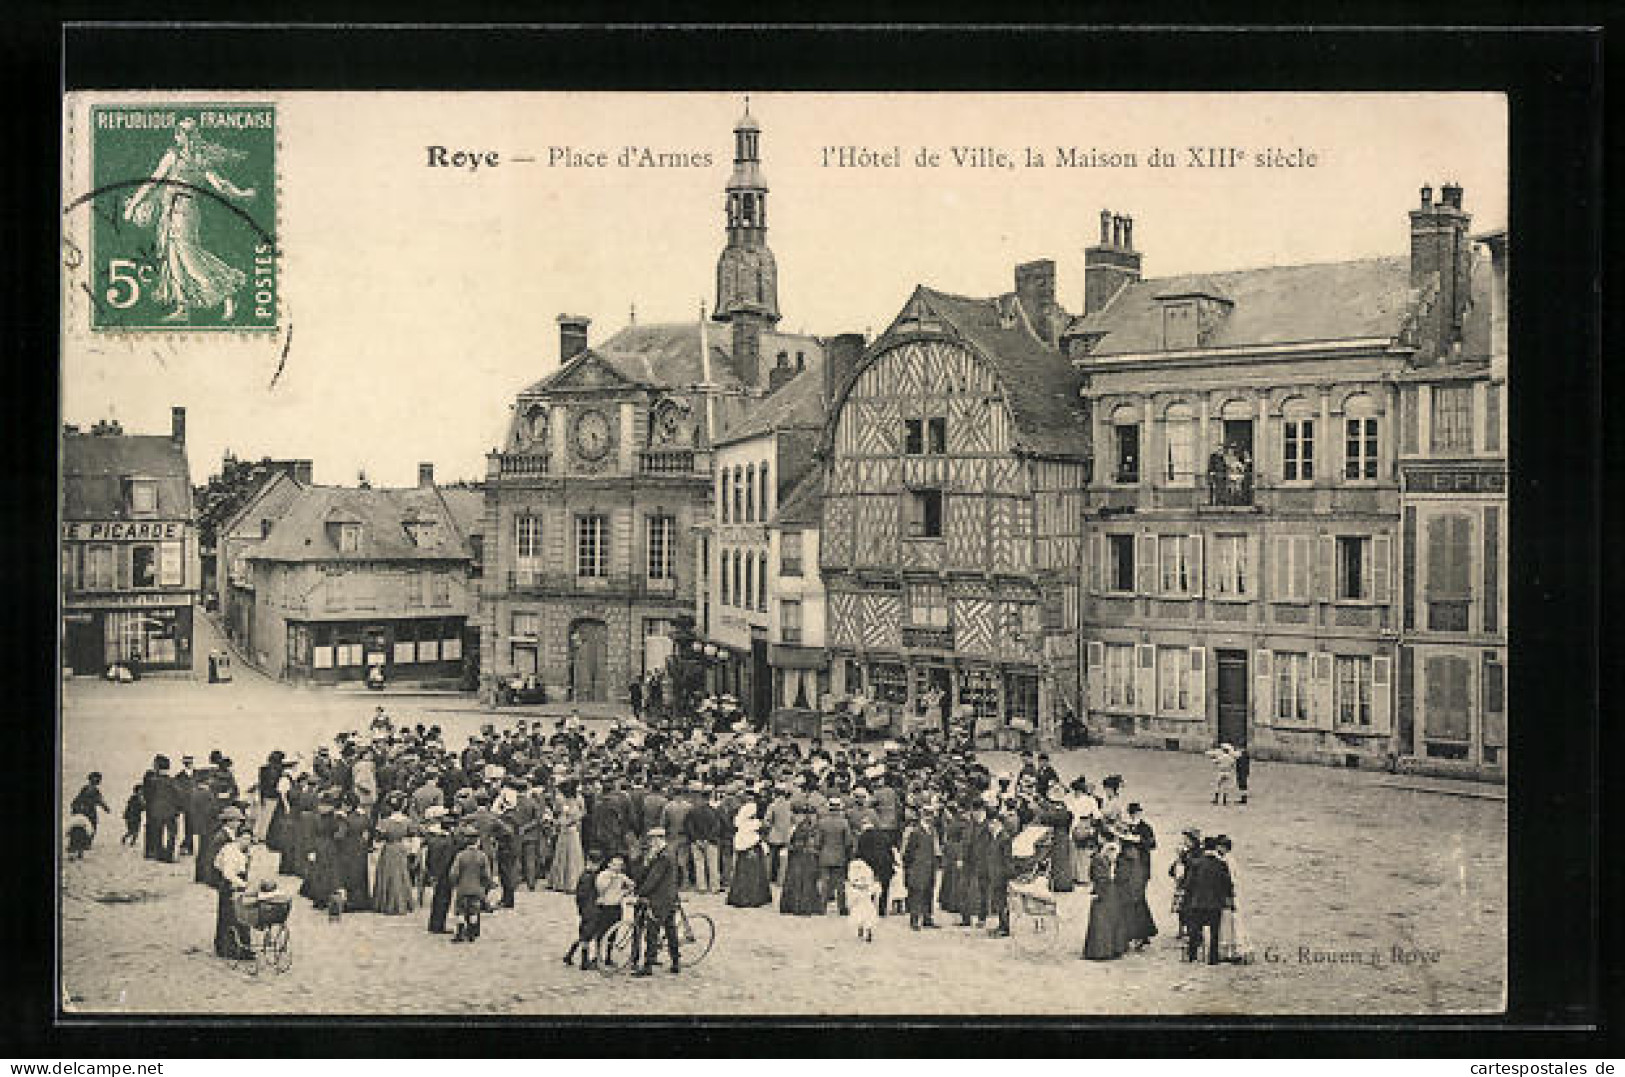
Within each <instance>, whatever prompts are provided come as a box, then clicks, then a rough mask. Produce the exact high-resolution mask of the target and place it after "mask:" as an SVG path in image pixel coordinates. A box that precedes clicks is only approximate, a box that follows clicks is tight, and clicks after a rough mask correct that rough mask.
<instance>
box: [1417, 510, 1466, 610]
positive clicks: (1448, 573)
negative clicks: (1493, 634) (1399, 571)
mask: <svg viewBox="0 0 1625 1077" xmlns="http://www.w3.org/2000/svg"><path fill="white" fill-rule="evenodd" d="M1472 536H1473V532H1472V521H1471V520H1470V519H1469V518H1468V517H1467V516H1466V514H1464V513H1450V514H1449V515H1442V516H1434V517H1432V518H1431V519H1429V520H1428V526H1427V544H1428V545H1427V557H1428V561H1427V590H1426V595H1427V604H1428V628H1429V630H1431V631H1434V632H1465V631H1466V630H1467V609H1468V607H1469V606H1470V605H1471V603H1472V597H1473V595H1472V566H1473V547H1472Z"/></svg>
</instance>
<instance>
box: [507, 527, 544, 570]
mask: <svg viewBox="0 0 1625 1077" xmlns="http://www.w3.org/2000/svg"><path fill="white" fill-rule="evenodd" d="M513 532H514V538H513V546H514V552H515V555H516V556H517V557H518V558H519V560H520V561H532V562H534V561H540V560H541V559H542V518H541V517H540V516H516V517H514V521H513Z"/></svg>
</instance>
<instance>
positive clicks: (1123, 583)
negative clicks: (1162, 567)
mask: <svg viewBox="0 0 1625 1077" xmlns="http://www.w3.org/2000/svg"><path fill="white" fill-rule="evenodd" d="M1106 590H1108V591H1114V592H1117V593H1119V594H1132V593H1133V592H1134V536H1133V535H1107V536H1106Z"/></svg>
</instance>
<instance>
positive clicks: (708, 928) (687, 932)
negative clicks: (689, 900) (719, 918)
mask: <svg viewBox="0 0 1625 1077" xmlns="http://www.w3.org/2000/svg"><path fill="white" fill-rule="evenodd" d="M679 929H680V930H681V931H682V946H681V947H679V950H680V952H681V953H682V958H683V964H684V965H686V966H687V967H689V968H693V967H694V966H695V965H698V964H699V963H700V962H701V961H704V960H705V955H706V954H708V953H710V952H711V947H712V946H713V945H714V944H715V943H716V941H717V925H716V923H715V922H713V921H712V919H711V918H710V917H709V916H707V915H705V913H703V912H697V913H694V914H693V915H690V914H688V913H686V912H685V913H684V914H683V922H682V923H681V924H680V925H679Z"/></svg>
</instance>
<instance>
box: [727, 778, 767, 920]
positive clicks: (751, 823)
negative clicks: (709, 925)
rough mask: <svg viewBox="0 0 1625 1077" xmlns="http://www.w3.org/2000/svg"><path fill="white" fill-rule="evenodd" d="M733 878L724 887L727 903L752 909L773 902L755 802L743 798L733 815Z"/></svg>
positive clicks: (760, 825)
mask: <svg viewBox="0 0 1625 1077" xmlns="http://www.w3.org/2000/svg"><path fill="white" fill-rule="evenodd" d="M733 847H734V868H733V881H732V883H731V884H730V885H729V887H728V904H730V905H734V906H737V907H739V908H741V909H754V908H758V907H760V906H762V905H771V904H773V891H772V889H771V888H770V887H769V886H768V882H767V846H765V845H764V844H762V822H761V820H760V819H758V818H757V817H756V802H755V801H753V800H747V801H746V802H745V803H744V805H743V806H741V807H740V809H739V814H738V815H736V816H734V838H733Z"/></svg>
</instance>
